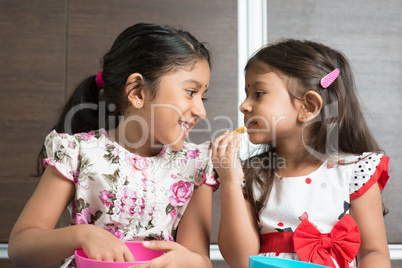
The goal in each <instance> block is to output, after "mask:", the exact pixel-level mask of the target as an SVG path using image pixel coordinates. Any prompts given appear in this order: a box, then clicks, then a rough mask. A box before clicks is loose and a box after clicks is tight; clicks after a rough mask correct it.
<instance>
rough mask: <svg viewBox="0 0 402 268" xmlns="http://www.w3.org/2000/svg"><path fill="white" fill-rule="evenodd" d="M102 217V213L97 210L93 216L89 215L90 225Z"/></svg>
mask: <svg viewBox="0 0 402 268" xmlns="http://www.w3.org/2000/svg"><path fill="white" fill-rule="evenodd" d="M101 216H102V211H100V210H98V211H97V212H95V215H93V214H91V223H95V222H96V221H97V220H98V219H99V218H100V217H101Z"/></svg>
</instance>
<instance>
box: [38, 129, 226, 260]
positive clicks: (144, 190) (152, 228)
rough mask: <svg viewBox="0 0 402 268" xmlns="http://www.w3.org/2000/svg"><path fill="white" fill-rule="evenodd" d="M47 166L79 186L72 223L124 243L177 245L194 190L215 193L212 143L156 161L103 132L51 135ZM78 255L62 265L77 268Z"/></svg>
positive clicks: (164, 152) (191, 146)
mask: <svg viewBox="0 0 402 268" xmlns="http://www.w3.org/2000/svg"><path fill="white" fill-rule="evenodd" d="M45 147H46V153H47V158H46V159H45V160H44V165H45V166H48V165H50V166H53V167H55V168H56V169H57V170H58V171H59V172H60V173H61V174H62V175H64V177H66V178H67V179H68V180H71V181H72V183H74V185H75V198H74V200H73V201H72V202H71V204H70V205H69V207H68V209H69V211H70V213H71V222H70V224H71V225H76V224H94V225H97V226H99V227H102V228H103V229H105V230H107V231H109V232H110V233H112V234H114V235H115V236H116V237H117V238H119V239H120V240H123V241H134V240H154V239H156V240H165V241H174V239H175V234H176V231H177V227H178V224H179V222H180V219H181V217H182V216H183V214H184V212H185V210H186V207H187V205H188V203H189V201H190V198H191V196H192V194H193V192H194V187H195V186H200V185H202V184H204V183H205V184H208V185H211V186H212V187H214V189H216V188H217V187H218V186H219V183H218V181H217V180H216V179H215V178H214V175H213V166H212V163H211V161H210V154H211V146H210V142H205V143H203V144H200V145H196V144H192V143H186V142H185V143H184V145H183V148H182V150H180V151H173V150H171V149H169V148H167V147H164V148H163V149H162V150H161V152H160V153H159V154H158V155H156V156H154V157H141V156H139V155H136V154H133V153H130V152H129V151H127V150H126V149H124V148H123V147H121V146H120V145H119V144H118V143H117V142H115V141H113V140H112V139H110V137H109V135H108V132H107V131H106V130H104V129H100V130H97V131H91V132H89V133H79V134H74V135H69V134H63V133H57V132H56V131H52V132H51V133H50V134H49V135H48V136H47V137H46V140H45ZM72 260H73V256H72V257H70V258H69V259H67V260H66V263H65V264H64V265H63V266H62V267H75V261H72Z"/></svg>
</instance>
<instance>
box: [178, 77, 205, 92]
mask: <svg viewBox="0 0 402 268" xmlns="http://www.w3.org/2000/svg"><path fill="white" fill-rule="evenodd" d="M184 82H186V83H194V84H196V86H197V88H202V85H201V83H200V82H198V81H196V80H194V79H188V80H185V81H184ZM204 87H205V88H207V90H208V85H205V86H204Z"/></svg>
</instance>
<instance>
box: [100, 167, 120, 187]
mask: <svg viewBox="0 0 402 268" xmlns="http://www.w3.org/2000/svg"><path fill="white" fill-rule="evenodd" d="M119 172H120V170H118V169H116V171H115V172H114V173H113V174H102V177H103V179H104V180H105V181H107V183H109V185H110V186H111V187H113V184H116V183H117V179H118V178H119Z"/></svg>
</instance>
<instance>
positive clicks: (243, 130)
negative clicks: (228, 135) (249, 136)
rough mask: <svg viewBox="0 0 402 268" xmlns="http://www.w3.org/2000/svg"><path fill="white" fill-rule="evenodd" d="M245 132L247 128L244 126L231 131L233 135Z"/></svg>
mask: <svg viewBox="0 0 402 268" xmlns="http://www.w3.org/2000/svg"><path fill="white" fill-rule="evenodd" d="M246 132H247V128H246V127H245V126H241V127H238V128H236V129H235V130H234V131H233V133H239V134H242V133H246Z"/></svg>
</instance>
